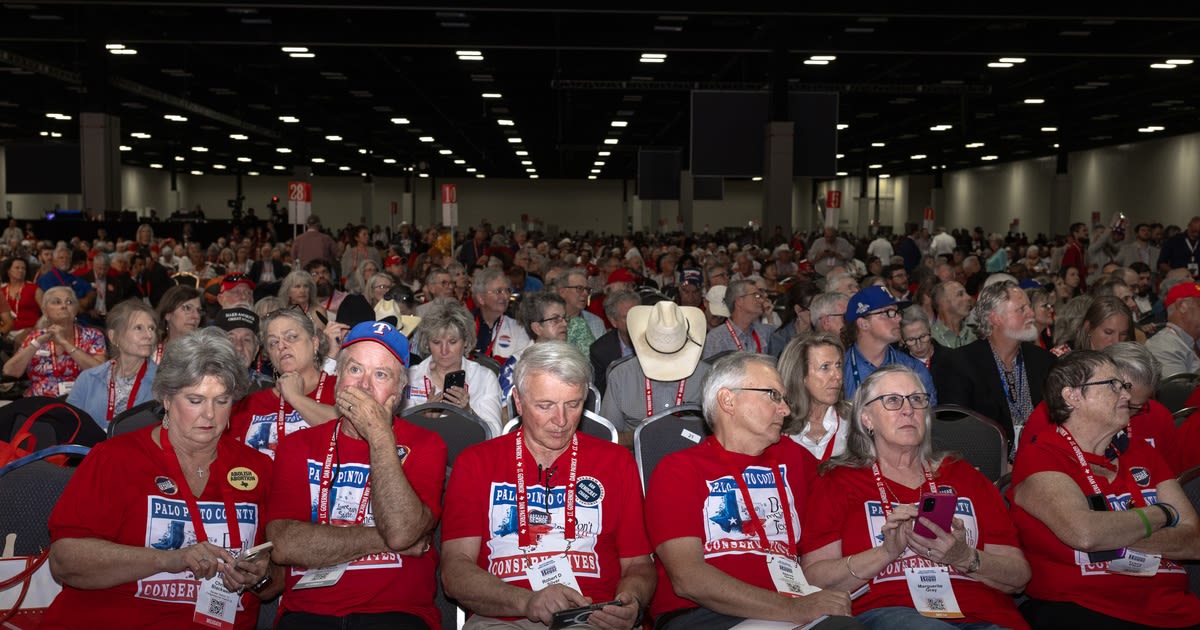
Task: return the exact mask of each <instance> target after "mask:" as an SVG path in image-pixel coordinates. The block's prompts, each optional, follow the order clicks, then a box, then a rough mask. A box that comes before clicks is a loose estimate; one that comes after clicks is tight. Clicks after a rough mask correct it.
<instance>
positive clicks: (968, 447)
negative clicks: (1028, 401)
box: [933, 405, 1008, 483]
mask: <svg viewBox="0 0 1200 630" xmlns="http://www.w3.org/2000/svg"><path fill="white" fill-rule="evenodd" d="M933 449H934V450H935V451H954V452H957V453H958V454H960V455H962V457H963V459H965V460H967V462H969V463H970V464H971V465H972V466H975V468H977V469H979V472H981V473H983V475H984V476H985V477H987V478H988V479H990V480H991V481H992V482H993V483H995V482H996V481H997V480H999V479H1000V478H1001V477H1003V476H1004V473H1006V472H1008V438H1006V437H1005V436H1004V429H1002V428H1001V427H1000V425H999V424H998V423H997V422H996V421H995V420H992V419H991V418H988V417H987V416H984V415H982V414H980V413H979V412H977V411H975V410H974V409H970V408H968V407H961V406H959V405H941V406H938V407H937V408H935V409H934V410H933Z"/></svg>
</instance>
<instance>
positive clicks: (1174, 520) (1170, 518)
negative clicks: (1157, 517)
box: [1152, 502, 1179, 528]
mask: <svg viewBox="0 0 1200 630" xmlns="http://www.w3.org/2000/svg"><path fill="white" fill-rule="evenodd" d="M1152 507H1156V508H1158V509H1160V510H1162V511H1163V514H1164V515H1166V517H1167V523H1166V524H1165V525H1163V527H1164V528H1166V527H1175V526H1176V525H1178V524H1179V511H1178V510H1176V509H1175V506H1173V505H1171V504H1170V503H1161V502H1159V503H1155V504H1154V505H1153V506H1152Z"/></svg>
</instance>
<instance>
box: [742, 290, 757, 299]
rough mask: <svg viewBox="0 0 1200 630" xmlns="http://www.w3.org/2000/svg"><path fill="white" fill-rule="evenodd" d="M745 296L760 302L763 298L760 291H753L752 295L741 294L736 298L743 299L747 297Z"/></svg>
mask: <svg viewBox="0 0 1200 630" xmlns="http://www.w3.org/2000/svg"><path fill="white" fill-rule="evenodd" d="M747 296H749V297H752V298H755V299H757V300H761V299H762V298H763V294H762V291H755V292H754V293H743V294H741V295H739V296H738V297H740V298H743V297H747Z"/></svg>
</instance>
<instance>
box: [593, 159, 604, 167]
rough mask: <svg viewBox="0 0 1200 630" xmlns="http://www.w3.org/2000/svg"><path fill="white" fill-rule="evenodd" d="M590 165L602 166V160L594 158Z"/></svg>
mask: <svg viewBox="0 0 1200 630" xmlns="http://www.w3.org/2000/svg"><path fill="white" fill-rule="evenodd" d="M592 166H604V160H596V161H595V162H592Z"/></svg>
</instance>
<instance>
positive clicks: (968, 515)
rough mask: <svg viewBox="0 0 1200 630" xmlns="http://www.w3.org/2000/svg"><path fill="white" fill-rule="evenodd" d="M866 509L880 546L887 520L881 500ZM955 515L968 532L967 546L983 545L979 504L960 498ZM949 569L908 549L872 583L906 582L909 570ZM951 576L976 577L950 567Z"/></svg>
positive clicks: (873, 536) (874, 541) (873, 539)
mask: <svg viewBox="0 0 1200 630" xmlns="http://www.w3.org/2000/svg"><path fill="white" fill-rule="evenodd" d="M938 491H939V492H945V488H939V489H938ZM891 505H892V509H896V504H895V503H893V504H891ZM863 510H864V512H865V513H866V517H867V531H868V532H869V533H870V535H871V546H873V547H878V546H880V545H882V544H883V524H884V522H886V520H887V517H886V516H885V515H884V513H883V507H882V504H880V502H879V501H878V500H873V501H864V502H863ZM954 516H955V517H956V518H958V519H961V520H962V522H963V527H964V528H965V529H966V543H967V546H968V547H971V548H978V545H979V521H978V519H977V517H976V514H975V503H974V502H972V501H971V498H970V497H958V501H957V502H956V503H955V505H954ZM936 566H948V565H940V564H938V563H936V562H933V561H932V560H929V559H926V558H922V557H921V556H918V555H917V554H916V553H914V552H913V551H912V549H909V548H905V549H904V553H903V554H901V555H900V557H899V558H896V559H895V560H893V561H892V562H890V563H889V564H888V565H887V566H885V567H883V570H882V571H880V572H879V574H878V575H877V576H876V577H875V579H874V580H871V581H872V582H887V581H889V580H903V579H905V574H904V570H905V569H908V568H924V567H936ZM950 577H951V578H952V579H964V580H973V579H975V578H973V577H971V576H969V575H964V574H963V573H960V572H959V571H958V570H957V569H955V568H954V567H950Z"/></svg>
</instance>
